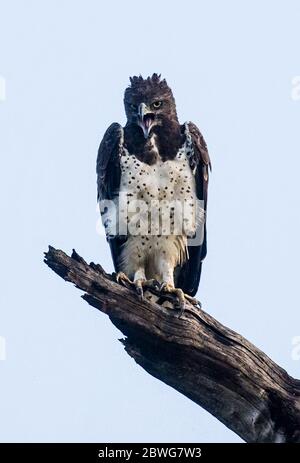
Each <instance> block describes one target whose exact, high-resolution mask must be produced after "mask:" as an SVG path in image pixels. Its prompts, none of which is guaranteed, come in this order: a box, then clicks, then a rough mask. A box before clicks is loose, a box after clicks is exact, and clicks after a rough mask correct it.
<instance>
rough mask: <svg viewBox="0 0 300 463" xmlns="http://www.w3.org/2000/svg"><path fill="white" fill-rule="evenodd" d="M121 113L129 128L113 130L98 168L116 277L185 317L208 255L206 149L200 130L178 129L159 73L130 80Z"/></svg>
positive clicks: (189, 126)
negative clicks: (165, 298)
mask: <svg viewBox="0 0 300 463" xmlns="http://www.w3.org/2000/svg"><path fill="white" fill-rule="evenodd" d="M124 106H125V113H126V118H127V121H126V124H125V126H124V127H122V125H120V124H119V123H117V122H114V123H112V124H111V125H110V126H109V127H108V129H107V130H106V132H105V134H104V137H103V139H102V141H101V143H100V146H99V150H98V157H97V169H96V170H97V187H98V201H99V205H100V212H101V216H102V222H103V224H104V227H105V231H106V237H107V241H108V243H109V245H110V250H111V255H112V259H113V263H114V267H115V271H116V272H117V275H116V278H117V281H118V282H120V283H124V284H126V282H129V283H130V284H131V285H133V286H134V287H135V289H136V291H137V293H138V295H139V296H140V297H141V298H143V289H144V288H147V287H148V288H149V287H155V289H156V290H159V291H161V292H163V293H172V294H175V297H176V300H177V304H178V305H179V307H180V308H181V310H184V307H185V300H188V301H190V302H192V303H196V302H195V301H196V300H195V299H194V296H195V294H196V292H197V290H198V286H199V282H200V276H201V268H202V261H203V259H204V258H205V256H206V252H207V245H206V241H207V239H206V210H207V190H208V180H209V171H210V169H211V162H210V158H209V154H208V150H207V145H206V142H205V140H204V138H203V136H202V134H201V132H200V130H199V129H198V128H197V126H196V125H195V124H193V123H192V122H186V123H184V124H180V123H179V120H178V117H177V112H176V103H175V99H174V96H173V93H172V90H171V88H170V87H169V85H168V84H167V82H166V80H165V79H162V78H161V76H160V75H158V74H156V73H155V74H153V75H152V76H150V77H147V78H145V79H144V78H143V77H142V76H134V77H130V85H129V86H128V87H127V88H126V90H125V93H124ZM183 211H184V212H183ZM150 216H151V220H150V219H149V217H150ZM153 217H154V218H155V220H152V219H153ZM178 217H179V218H180V217H181V219H182V220H181V224H180V225H182V226H177V225H178V223H177V222H178V221H179V222H180V220H179V219H178ZM153 224H154V225H153Z"/></svg>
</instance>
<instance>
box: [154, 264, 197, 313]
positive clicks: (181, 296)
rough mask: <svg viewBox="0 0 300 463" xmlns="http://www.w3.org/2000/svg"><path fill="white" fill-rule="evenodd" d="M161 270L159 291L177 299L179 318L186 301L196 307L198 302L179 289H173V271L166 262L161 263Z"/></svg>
mask: <svg viewBox="0 0 300 463" xmlns="http://www.w3.org/2000/svg"><path fill="white" fill-rule="evenodd" d="M160 265H161V269H162V275H163V282H162V284H161V286H160V290H161V291H162V292H165V293H170V294H174V295H175V296H176V297H177V299H178V307H179V309H180V314H179V317H180V316H181V315H182V314H183V312H184V309H185V306H186V301H188V302H189V303H190V304H193V305H198V304H199V302H198V301H197V299H195V298H193V297H191V296H189V295H188V294H185V293H184V292H183V291H182V289H181V288H175V285H174V269H173V266H172V265H171V264H170V263H169V262H167V261H164V262H161V264H160Z"/></svg>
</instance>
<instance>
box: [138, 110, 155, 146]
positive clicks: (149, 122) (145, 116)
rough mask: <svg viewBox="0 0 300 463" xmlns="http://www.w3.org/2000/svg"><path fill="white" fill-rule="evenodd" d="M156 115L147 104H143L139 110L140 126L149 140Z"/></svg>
mask: <svg viewBox="0 0 300 463" xmlns="http://www.w3.org/2000/svg"><path fill="white" fill-rule="evenodd" d="M153 121H154V114H153V112H151V110H150V109H149V108H148V106H147V105H146V104H145V103H141V104H140V105H139V108H138V125H139V126H140V127H141V128H142V130H143V133H144V137H145V138H148V137H149V133H150V130H151V128H152V126H153Z"/></svg>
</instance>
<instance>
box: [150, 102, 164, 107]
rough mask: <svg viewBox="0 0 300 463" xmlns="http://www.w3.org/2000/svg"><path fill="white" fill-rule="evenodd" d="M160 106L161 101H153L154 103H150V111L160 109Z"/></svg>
mask: <svg viewBox="0 0 300 463" xmlns="http://www.w3.org/2000/svg"><path fill="white" fill-rule="evenodd" d="M161 106H162V101H154V103H152V105H151V109H158V108H161Z"/></svg>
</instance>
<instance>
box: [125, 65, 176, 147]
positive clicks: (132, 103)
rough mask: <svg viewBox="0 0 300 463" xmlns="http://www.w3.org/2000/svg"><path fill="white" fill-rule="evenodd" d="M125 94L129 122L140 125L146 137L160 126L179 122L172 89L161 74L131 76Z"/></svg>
mask: <svg viewBox="0 0 300 463" xmlns="http://www.w3.org/2000/svg"><path fill="white" fill-rule="evenodd" d="M130 84H131V85H130V86H129V87H128V88H126V90H125V94H124V105H125V112H126V116H127V123H129V124H136V125H138V126H139V127H140V128H141V130H142V131H143V134H144V137H145V139H147V138H148V137H149V135H150V134H151V133H152V130H153V129H154V128H155V127H158V126H162V127H164V126H167V125H169V124H170V123H172V124H174V123H176V124H179V123H178V118H177V113H176V105H175V99H174V97H173V93H172V90H171V89H170V87H169V86H168V84H167V82H166V80H165V79H161V78H160V75H158V74H153V75H152V77H147V78H146V79H143V77H142V76H139V77H137V76H134V77H130Z"/></svg>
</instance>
